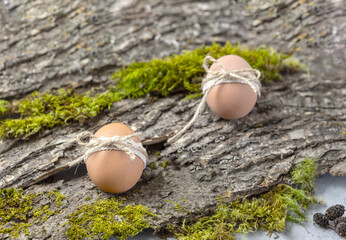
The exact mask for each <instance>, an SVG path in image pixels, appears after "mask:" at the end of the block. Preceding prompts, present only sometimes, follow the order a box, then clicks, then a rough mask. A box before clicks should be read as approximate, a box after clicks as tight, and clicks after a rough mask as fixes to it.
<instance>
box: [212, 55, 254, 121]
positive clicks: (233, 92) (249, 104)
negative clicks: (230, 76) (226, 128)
mask: <svg viewBox="0 0 346 240" xmlns="http://www.w3.org/2000/svg"><path fill="white" fill-rule="evenodd" d="M217 61H218V62H220V63H221V64H222V65H223V66H224V68H225V70H226V71H228V70H240V69H243V68H251V66H250V65H249V64H248V63H247V62H246V61H245V60H244V59H243V58H241V57H239V56H236V55H226V56H223V57H221V58H219V59H217ZM210 70H211V71H218V70H220V66H219V65H217V64H216V63H213V64H212V65H211V67H210ZM256 101H257V94H256V93H255V92H254V91H253V90H252V88H251V87H250V86H249V85H247V84H243V83H223V84H219V85H216V86H214V87H212V88H211V89H210V92H209V94H208V97H207V104H208V105H209V107H210V109H211V110H212V111H213V112H214V113H215V114H216V115H218V116H220V117H222V118H224V119H230V120H231V119H237V118H241V117H244V116H245V115H246V114H248V113H249V112H250V111H251V110H252V108H253V107H254V106H255V103H256Z"/></svg>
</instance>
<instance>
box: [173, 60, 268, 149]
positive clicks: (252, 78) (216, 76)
mask: <svg viewBox="0 0 346 240" xmlns="http://www.w3.org/2000/svg"><path fill="white" fill-rule="evenodd" d="M228 56H232V57H234V55H228ZM225 57H227V56H225ZM235 57H238V56H235ZM238 58H240V57H238ZM208 61H211V62H213V63H214V64H216V65H217V66H218V67H219V70H217V71H212V70H210V68H209V67H208ZM242 61H244V62H246V61H245V60H243V59H242ZM246 64H247V63H246ZM247 65H248V64H247ZM203 68H204V70H205V71H206V73H207V74H206V77H205V78H204V79H203V81H202V92H203V98H202V100H201V102H200V103H199V105H198V107H197V109H196V112H195V114H194V115H193V117H192V119H191V120H190V121H189V122H188V123H187V124H186V125H185V127H184V128H183V129H182V130H181V131H179V132H178V133H177V134H176V135H174V136H173V137H171V138H170V139H168V141H167V143H168V144H170V143H173V142H175V141H176V140H177V139H178V138H179V137H180V136H181V135H183V134H184V133H185V132H186V131H187V130H188V129H189V128H190V127H191V126H192V125H193V123H194V122H195V121H196V120H197V119H198V117H199V115H200V114H201V113H202V112H203V111H204V109H205V105H206V102H207V99H208V95H209V93H210V91H211V89H212V88H213V87H214V86H218V85H220V84H226V83H240V84H246V85H248V86H250V87H251V89H252V91H253V92H254V93H255V94H256V95H257V98H259V97H260V96H261V92H260V89H261V83H260V81H259V78H260V77H261V72H260V71H259V70H257V69H252V68H251V67H246V68H241V69H231V70H226V68H225V66H224V65H223V64H221V63H220V62H219V61H218V60H216V59H215V58H213V57H212V56H207V57H205V58H204V60H203Z"/></svg>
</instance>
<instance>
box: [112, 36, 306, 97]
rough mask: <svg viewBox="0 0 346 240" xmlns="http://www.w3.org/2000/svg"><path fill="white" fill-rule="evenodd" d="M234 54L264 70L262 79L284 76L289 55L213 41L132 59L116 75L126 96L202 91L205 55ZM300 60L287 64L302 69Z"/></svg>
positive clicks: (119, 88) (268, 49) (289, 66)
mask: <svg viewBox="0 0 346 240" xmlns="http://www.w3.org/2000/svg"><path fill="white" fill-rule="evenodd" d="M227 54H235V55H238V56H240V57H242V58H244V59H245V60H246V61H247V62H248V63H249V64H250V65H251V66H252V67H253V68H256V69H258V70H260V71H261V72H262V78H261V81H262V82H270V81H274V80H278V79H281V78H282V77H281V75H280V70H281V69H282V68H283V67H284V66H283V65H282V61H283V60H284V59H286V58H288V57H289V56H290V55H285V54H283V53H277V52H276V51H274V50H273V49H270V48H262V47H261V48H257V49H249V48H246V47H243V46H240V45H231V44H230V43H226V44H225V45H224V46H220V45H219V44H216V43H215V44H213V45H212V46H205V47H202V48H198V49H195V50H193V51H185V52H183V53H182V54H179V55H173V56H169V57H166V58H164V59H153V60H151V61H149V62H133V63H132V64H131V65H129V66H127V67H125V68H124V69H122V70H121V71H118V72H116V73H115V74H114V75H113V79H115V80H116V81H117V82H118V85H117V90H118V91H121V92H122V94H124V96H126V97H131V98H138V97H143V96H145V95H147V94H148V93H156V94H160V95H163V96H167V95H168V94H170V93H172V92H176V91H178V90H185V91H187V92H189V93H192V94H195V93H200V87H201V86H200V85H201V80H202V78H203V76H204V74H205V71H204V69H203V67H202V62H203V59H204V58H205V56H207V55H211V56H213V57H214V58H216V59H217V58H219V57H221V56H224V55H227ZM298 64H299V61H298V62H297V63H296V64H295V63H294V62H291V65H287V66H285V68H286V67H288V68H293V67H294V68H295V69H294V70H298V69H299V65H298Z"/></svg>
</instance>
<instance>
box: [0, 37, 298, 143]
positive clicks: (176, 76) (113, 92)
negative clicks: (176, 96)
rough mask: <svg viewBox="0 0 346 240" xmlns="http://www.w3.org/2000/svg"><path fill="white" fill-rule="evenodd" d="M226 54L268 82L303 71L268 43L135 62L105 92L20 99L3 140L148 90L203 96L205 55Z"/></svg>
mask: <svg viewBox="0 0 346 240" xmlns="http://www.w3.org/2000/svg"><path fill="white" fill-rule="evenodd" d="M226 54H236V55H239V56H241V57H243V58H244V59H245V60H246V61H248V62H249V63H250V65H251V66H252V67H253V68H256V69H259V70H260V71H261V72H262V77H261V81H262V82H270V81H274V80H278V79H281V78H282V76H281V74H280V72H281V71H287V70H290V71H298V70H301V69H302V65H301V64H300V63H299V61H298V60H295V59H294V58H292V57H290V54H283V53H277V52H275V51H274V50H273V49H270V48H263V47H260V48H257V49H249V48H246V47H243V46H240V45H231V44H230V43H226V44H225V45H224V46H220V45H219V44H213V45H211V46H204V47H201V48H197V49H195V50H193V51H185V52H183V53H182V54H179V55H173V56H169V57H166V58H163V59H153V60H151V61H148V62H133V63H132V64H130V65H129V66H127V67H125V68H123V69H121V70H119V71H117V72H116V73H114V75H113V76H112V78H113V79H114V80H115V81H116V84H114V85H116V86H111V87H110V88H109V89H108V90H106V91H105V92H103V93H95V92H93V91H89V92H86V93H83V94H79V95H78V94H76V93H73V92H72V91H71V90H66V89H59V90H57V91H54V92H53V91H50V92H46V93H43V94H40V93H38V92H34V93H32V94H31V95H29V96H27V97H26V98H24V99H22V100H20V101H19V102H18V103H16V104H15V105H16V108H15V109H13V110H12V111H13V112H15V113H19V114H20V115H21V117H20V118H18V119H12V118H7V119H4V120H2V121H0V138H2V139H5V138H24V139H25V138H29V137H30V136H32V135H34V134H36V133H38V132H42V131H43V130H44V129H49V128H53V127H54V126H56V125H64V124H67V123H69V122H73V121H78V122H80V123H82V122H84V121H86V120H87V119H89V118H91V117H94V116H96V115H98V114H99V113H101V112H102V111H103V110H104V109H105V108H107V107H108V108H109V107H110V106H111V104H112V103H113V102H116V101H119V100H121V99H123V98H139V97H144V96H147V95H148V94H151V95H161V96H167V95H169V94H172V93H175V92H177V91H184V92H186V94H187V95H188V96H190V97H192V98H194V97H198V96H201V90H200V87H201V86H200V85H201V80H202V78H203V75H204V74H205V71H204V69H203V68H202V61H203V59H204V57H205V56H206V55H212V56H213V57H215V58H219V57H221V56H223V55H226ZM289 57H290V58H289ZM288 59H291V60H290V61H288ZM6 106H8V103H7V102H6V101H4V100H1V101H0V113H2V112H5V111H6V109H7V108H6Z"/></svg>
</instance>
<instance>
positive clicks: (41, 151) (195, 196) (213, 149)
mask: <svg viewBox="0 0 346 240" xmlns="http://www.w3.org/2000/svg"><path fill="white" fill-rule="evenodd" d="M0 9H1V11H0V14H1V15H0V22H1V27H0V54H1V58H0V84H1V89H0V98H2V99H9V100H11V99H20V98H22V97H23V96H25V95H27V94H29V93H30V92H32V91H35V90H38V91H41V92H45V91H47V90H50V89H56V88H59V87H69V88H73V89H76V90H77V91H85V90H87V89H89V88H90V87H100V86H106V85H108V84H111V83H112V80H110V76H111V75H112V73H113V72H114V71H115V70H117V69H119V68H120V67H122V66H124V65H126V64H130V63H131V62H132V61H147V60H150V59H153V58H161V57H164V56H167V55H171V54H174V53H180V52H181V51H183V50H185V49H194V48H196V47H200V46H201V45H203V44H210V43H212V42H213V41H216V42H220V43H224V42H226V41H230V42H231V43H237V42H241V43H242V44H244V45H247V46H250V47H258V46H260V45H266V46H270V47H273V48H274V49H277V50H279V51H284V52H289V51H291V50H292V48H295V49H296V51H295V54H294V55H295V56H296V57H298V58H299V59H301V60H302V62H304V63H306V64H307V66H308V69H309V72H308V73H297V74H291V73H286V74H284V79H283V80H282V81H280V82H275V83H270V84H265V85H264V86H263V89H262V97H261V99H260V100H259V101H258V102H257V104H256V106H255V108H254V109H253V111H252V112H251V113H250V114H249V115H248V116H246V117H244V118H242V119H239V120H234V121H227V120H223V119H220V118H218V117H216V116H215V115H214V114H213V113H212V112H211V111H210V110H209V109H206V111H205V112H204V113H203V114H202V115H201V117H200V118H199V119H198V121H196V122H195V124H194V125H193V126H192V127H191V128H190V129H189V130H188V131H187V132H186V133H185V134H184V135H183V136H182V137H181V139H179V140H178V141H177V142H175V143H173V144H171V145H168V144H167V143H166V141H167V138H168V137H169V136H172V135H173V134H174V133H175V132H176V131H178V130H180V129H182V128H183V126H184V125H185V124H186V123H187V122H188V121H189V119H191V117H192V115H193V113H194V111H195V110H196V107H197V105H198V103H199V101H200V99H193V100H188V99H185V98H184V95H183V94H179V93H178V94H175V95H171V96H169V97H167V98H159V99H157V100H155V101H151V100H150V99H149V98H141V99H135V100H133V99H125V100H122V101H120V102H116V103H114V104H113V105H112V107H111V108H110V109H107V110H105V111H104V113H102V114H100V115H99V116H97V117H95V118H93V119H91V120H89V121H87V122H85V123H84V124H82V125H80V124H77V123H73V124H69V125H66V126H57V127H55V128H54V129H51V130H46V131H45V132H44V133H42V134H39V135H37V136H34V137H32V138H30V139H29V140H4V141H3V142H2V143H0V187H1V188H7V187H16V188H19V187H21V188H25V189H26V192H45V191H51V190H52V189H58V190H59V191H60V192H61V193H62V194H64V195H66V196H67V199H66V200H64V210H63V211H62V212H61V213H60V214H58V215H55V216H52V217H50V218H49V219H48V220H47V221H46V222H45V223H43V225H42V226H35V225H34V226H32V227H31V228H30V233H31V238H34V239H45V238H49V239H65V238H66V236H65V235H64V232H65V231H66V227H67V226H65V227H63V226H60V224H62V223H64V222H66V218H65V216H66V215H67V214H69V213H70V212H73V211H74V210H75V209H76V208H77V207H78V206H80V205H82V204H84V203H85V202H90V201H93V200H96V199H97V198H98V197H99V196H101V197H102V198H108V197H114V196H116V197H119V198H126V199H127V200H128V201H129V202H135V203H141V204H143V205H145V206H148V207H149V208H150V209H151V210H152V211H153V212H154V213H156V214H157V215H158V217H157V218H156V219H154V220H153V221H152V224H154V225H155V226H158V229H161V228H165V227H167V225H168V224H169V223H172V222H179V221H181V220H182V219H183V218H184V217H187V216H198V215H200V214H201V212H203V211H204V210H207V209H209V208H210V207H212V206H213V205H215V204H216V202H217V201H216V198H217V197H218V196H226V197H229V199H230V200H234V199H235V198H236V197H244V196H249V195H256V194H259V193H262V192H265V191H268V190H269V189H270V188H271V187H273V186H275V185H277V184H279V183H283V182H286V181H287V179H288V173H289V172H290V170H291V169H292V167H294V166H295V165H296V164H297V163H299V162H301V161H302V160H303V159H304V158H306V157H308V158H311V157H314V158H316V164H317V167H318V169H317V171H318V174H326V173H331V174H332V175H334V176H343V175H346V164H345V158H346V147H345V143H346V134H345V133H346V117H345V116H346V101H345V99H346V79H345V76H346V74H345V73H346V71H345V67H344V63H345V49H346V48H345V42H346V41H345V40H346V33H345V31H346V19H345V7H344V4H343V2H342V1H332V0H329V1H324V0H316V1H295V0H278V1H270V0H267V1H255V0H252V1H250V0H248V1H235V0H234V1H232V0H229V1H226V0H217V1H194V0H184V1H183V0H181V1H163V0H143V1H136V0H131V1H128V0H118V1H97V2H95V1H53V0H49V1H38V0H37V1H21V2H14V1H13V2H12V1H1V2H0ZM110 122H123V123H125V124H128V125H129V126H131V127H132V128H133V129H134V130H136V131H139V132H142V135H141V138H142V141H143V143H144V145H145V147H147V149H148V151H149V153H150V154H149V160H148V164H147V168H146V169H145V170H144V173H143V176H142V178H141V180H140V182H139V183H138V184H137V185H136V186H135V187H134V188H133V189H132V190H130V191H129V192H127V193H124V194H107V193H103V192H101V191H99V190H97V189H96V187H95V186H94V185H93V183H92V182H91V180H90V179H89V177H88V176H87V174H86V170H85V166H84V164H81V165H80V166H79V168H78V169H77V170H76V167H73V168H70V167H69V163H70V162H71V161H73V160H75V159H76V158H77V157H79V156H80V155H81V154H82V151H83V149H82V148H81V147H79V146H78V144H77V142H76V140H75V139H76V136H77V135H78V134H79V133H80V132H81V131H84V130H88V131H92V132H95V131H96V130H97V129H98V128H100V127H102V126H103V125H105V124H107V123H110ZM157 151H160V155H159V156H157V154H156V152H157ZM165 161H167V166H165V167H163V166H161V165H164V164H161V165H160V163H164V162H165ZM152 163H155V165H156V166H157V168H156V169H154V168H153V167H152ZM75 170H76V173H75V174H74V172H75ZM87 197H91V199H90V200H88V201H87V200H86V199H87ZM167 200H169V201H174V202H178V203H179V204H181V205H182V206H183V207H184V208H185V209H187V212H178V211H176V210H175V209H174V206H173V204H172V203H170V202H168V201H167ZM42 227H44V228H45V229H46V233H43V232H42V231H39V229H41V228H42ZM57 229H60V230H59V231H57ZM4 237H5V236H4ZM21 238H23V239H31V238H30V237H28V236H25V235H23V236H21Z"/></svg>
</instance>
